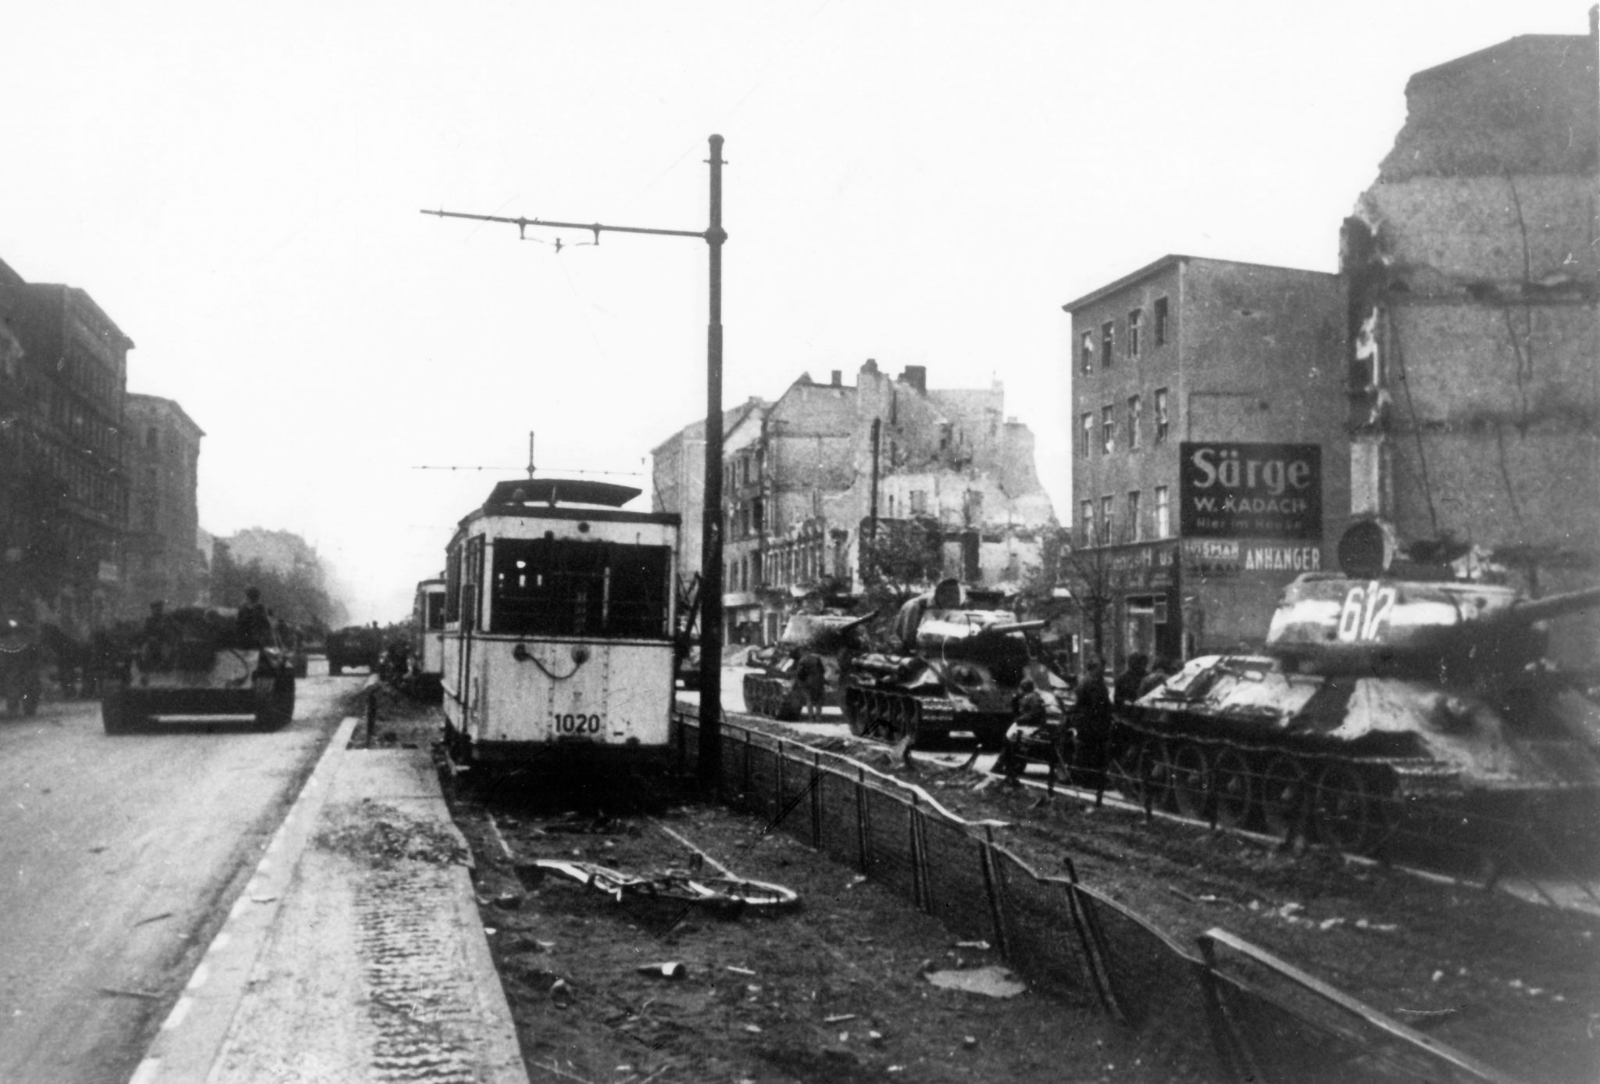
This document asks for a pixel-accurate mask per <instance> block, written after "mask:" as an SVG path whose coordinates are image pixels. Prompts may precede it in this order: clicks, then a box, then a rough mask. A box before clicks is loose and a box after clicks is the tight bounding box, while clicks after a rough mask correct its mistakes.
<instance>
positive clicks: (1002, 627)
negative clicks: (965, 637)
mask: <svg viewBox="0 0 1600 1084" xmlns="http://www.w3.org/2000/svg"><path fill="white" fill-rule="evenodd" d="M1044 626H1045V621H1044V618H1042V617H1041V618H1039V619H1038V620H1036V621H1007V622H1004V623H1003V624H999V625H989V626H987V627H986V628H984V629H983V632H982V634H983V635H984V636H1004V635H1006V634H1007V633H1010V632H1032V631H1033V630H1034V629H1042V628H1044Z"/></svg>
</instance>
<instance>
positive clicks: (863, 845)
mask: <svg viewBox="0 0 1600 1084" xmlns="http://www.w3.org/2000/svg"><path fill="white" fill-rule="evenodd" d="M856 846H857V847H858V848H859V849H860V860H859V863H858V865H859V866H860V869H861V872H862V873H863V874H865V873H866V872H867V770H866V769H865V768H857V769H856Z"/></svg>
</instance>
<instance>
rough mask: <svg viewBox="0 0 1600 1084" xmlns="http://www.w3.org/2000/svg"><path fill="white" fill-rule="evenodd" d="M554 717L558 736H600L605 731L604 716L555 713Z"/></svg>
mask: <svg viewBox="0 0 1600 1084" xmlns="http://www.w3.org/2000/svg"><path fill="white" fill-rule="evenodd" d="M552 717H553V718H554V719H555V723H556V733H557V734H598V733H600V732H601V731H602V730H604V729H605V717H604V716H602V715H583V714H576V715H575V714H572V713H571V712H568V713H566V714H562V713H561V712H555V713H553V716H552Z"/></svg>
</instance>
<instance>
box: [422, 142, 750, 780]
mask: <svg viewBox="0 0 1600 1084" xmlns="http://www.w3.org/2000/svg"><path fill="white" fill-rule="evenodd" d="M710 142H711V157H710V159H708V161H709V163H710V165H711V221H710V224H709V225H708V226H707V227H706V228H705V229H704V230H703V231H694V230H662V229H652V228H649V227H644V226H605V225H601V224H600V223H598V222H550V221H544V220H541V219H537V218H504V217H501V216H498V215H473V214H462V213H460V212H457V211H445V210H438V211H429V210H424V211H423V212H422V213H423V214H425V215H437V216H438V217H440V218H468V219H472V220H474V221H477V222H508V223H510V224H511V225H514V226H516V227H517V234H518V236H519V237H520V236H526V231H527V229H528V227H529V226H542V227H545V228H548V229H558V230H588V231H589V232H591V233H593V234H594V237H595V240H596V241H599V240H600V233H601V231H602V230H608V231H610V232H612V233H645V234H654V235H657V236H661V237H697V238H699V239H700V240H702V241H704V242H705V243H706V245H707V246H708V247H709V249H710V264H711V268H710V270H711V288H710V293H711V303H710V309H711V311H710V322H709V325H708V326H707V328H706V465H705V504H704V508H703V509H702V515H701V520H700V524H701V549H700V564H701V569H700V743H699V754H700V757H699V759H700V785H701V787H702V789H703V790H705V791H706V793H708V794H711V795H713V796H714V795H715V794H716V793H717V790H718V780H719V779H720V777H721V771H720V769H721V767H722V245H723V243H724V242H725V241H727V239H728V234H727V232H726V231H725V230H723V228H722V166H723V161H722V137H721V136H719V135H713V136H712V137H711V140H710ZM529 443H530V447H529V456H528V463H529V466H530V468H531V466H532V464H533V456H532V446H531V445H532V441H531V437H530V441H529Z"/></svg>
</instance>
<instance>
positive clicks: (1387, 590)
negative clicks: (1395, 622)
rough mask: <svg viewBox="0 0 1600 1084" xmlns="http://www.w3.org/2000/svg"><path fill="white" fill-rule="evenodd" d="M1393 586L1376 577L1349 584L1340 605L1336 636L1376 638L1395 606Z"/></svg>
mask: <svg viewBox="0 0 1600 1084" xmlns="http://www.w3.org/2000/svg"><path fill="white" fill-rule="evenodd" d="M1395 594H1396V593H1395V589H1394V588H1393V587H1390V586H1388V585H1386V584H1381V583H1378V582H1377V581H1376V580H1374V581H1372V582H1371V583H1368V584H1366V585H1365V586H1363V587H1352V588H1350V591H1349V593H1347V594H1346V595H1345V596H1344V605H1343V606H1341V607H1340V608H1339V639H1340V640H1342V641H1344V642H1345V643H1350V642H1359V641H1362V640H1376V639H1377V638H1378V634H1379V633H1380V632H1381V631H1382V629H1383V627H1384V625H1386V624H1387V623H1388V621H1389V613H1390V611H1391V610H1393V609H1394V602H1395Z"/></svg>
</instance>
